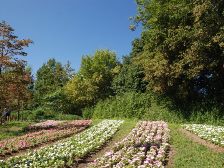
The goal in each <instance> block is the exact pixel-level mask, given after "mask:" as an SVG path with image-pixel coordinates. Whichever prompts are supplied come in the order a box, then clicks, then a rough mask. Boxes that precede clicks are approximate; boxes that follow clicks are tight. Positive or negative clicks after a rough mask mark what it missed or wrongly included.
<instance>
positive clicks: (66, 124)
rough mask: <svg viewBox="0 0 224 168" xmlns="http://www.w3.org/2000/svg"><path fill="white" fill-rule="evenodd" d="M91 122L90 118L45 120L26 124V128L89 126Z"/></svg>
mask: <svg viewBox="0 0 224 168" xmlns="http://www.w3.org/2000/svg"><path fill="white" fill-rule="evenodd" d="M91 122H92V121H91V120H72V121H55V120H47V121H44V122H40V123H36V124H32V125H30V126H28V127H27V128H26V129H27V130H28V131H37V130H46V129H51V128H58V129H64V128H68V127H83V126H89V125H90V124H91Z"/></svg>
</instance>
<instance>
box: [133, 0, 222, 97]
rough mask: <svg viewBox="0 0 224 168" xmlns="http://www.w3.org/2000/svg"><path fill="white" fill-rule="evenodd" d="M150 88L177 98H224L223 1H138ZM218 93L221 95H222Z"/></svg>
mask: <svg viewBox="0 0 224 168" xmlns="http://www.w3.org/2000/svg"><path fill="white" fill-rule="evenodd" d="M137 5H138V14H137V15H136V17H135V22H141V23H142V25H143V30H144V31H143V33H142V37H141V39H142V40H143V41H144V47H143V48H144V50H143V52H142V53H141V55H140V56H139V57H140V60H141V63H142V65H143V67H144V70H145V75H146V77H145V78H146V80H147V81H148V82H149V89H152V90H154V91H155V92H159V93H166V94H169V95H174V97H176V98H177V99H183V98H189V99H191V100H193V99H194V98H197V97H198V96H206V97H213V98H214V97H216V98H217V99H220V98H221V97H224V85H223V83H224V78H223V76H224V66H223V65H224V19H223V18H224V12H223V11H224V3H223V1H222V0H215V1H213V0H195V1H191V0H171V1H165V0H137ZM220 95H222V96H221V97H220Z"/></svg>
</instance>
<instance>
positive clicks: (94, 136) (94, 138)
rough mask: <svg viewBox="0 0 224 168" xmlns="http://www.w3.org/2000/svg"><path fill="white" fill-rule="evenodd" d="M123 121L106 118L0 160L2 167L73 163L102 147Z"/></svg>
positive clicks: (37, 167) (61, 165)
mask: <svg viewBox="0 0 224 168" xmlns="http://www.w3.org/2000/svg"><path fill="white" fill-rule="evenodd" d="M122 123H123V121H119V120H104V121H102V122H101V123H99V124H97V125H95V126H93V127H91V128H89V129H87V130H85V131H83V132H82V133H80V134H78V135H75V136H73V137H71V138H68V139H66V140H64V141H60V142H58V143H56V144H54V145H51V146H48V147H43V148H41V149H40V150H35V151H33V152H30V153H28V154H26V155H23V156H16V157H12V158H10V159H8V160H6V161H3V162H0V167H1V168H25V167H29V168H40V167H54V168H58V167H64V166H69V165H71V164H72V163H73V162H74V161H75V159H77V158H80V157H83V156H85V155H86V154H88V153H89V152H91V151H94V150H95V149H97V148H99V147H101V146H102V145H103V144H104V143H105V142H106V141H107V140H108V139H109V138H111V137H112V136H113V135H114V134H115V132H116V131H117V130H118V128H119V126H120V125H121V124H122Z"/></svg>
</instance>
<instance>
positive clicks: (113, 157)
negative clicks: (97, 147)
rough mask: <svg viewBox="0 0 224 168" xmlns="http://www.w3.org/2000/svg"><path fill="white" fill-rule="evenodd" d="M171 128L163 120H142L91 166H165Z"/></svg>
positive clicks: (93, 167) (131, 167)
mask: <svg viewBox="0 0 224 168" xmlns="http://www.w3.org/2000/svg"><path fill="white" fill-rule="evenodd" d="M168 140H169V129H168V126H167V124H166V123H165V122H163V121H155V122H149V121H142V122H139V123H138V125H137V126H136V127H135V128H134V129H133V130H132V131H131V132H130V133H129V135H128V136H127V137H126V138H125V139H123V140H122V141H121V142H119V143H117V144H116V145H115V146H114V147H113V149H112V151H110V152H107V153H106V154H105V155H104V156H103V157H101V158H98V159H96V160H95V161H94V163H92V164H90V165H89V167H90V168H99V167H104V168H110V167H113V168H121V167H128V168H135V167H138V168H145V167H163V166H164V161H165V158H166V154H167V150H168V148H169V144H168Z"/></svg>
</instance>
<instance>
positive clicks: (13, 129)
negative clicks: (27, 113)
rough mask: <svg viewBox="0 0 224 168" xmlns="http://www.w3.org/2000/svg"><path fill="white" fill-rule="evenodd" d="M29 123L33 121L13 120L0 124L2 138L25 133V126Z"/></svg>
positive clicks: (0, 137)
mask: <svg viewBox="0 0 224 168" xmlns="http://www.w3.org/2000/svg"><path fill="white" fill-rule="evenodd" d="M29 124H31V122H26V121H13V122H9V123H6V124H4V125H0V133H1V134H0V140H2V139H6V138H10V137H14V136H19V135H22V134H24V133H25V131H24V128H25V127H27V126H28V125H29Z"/></svg>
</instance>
